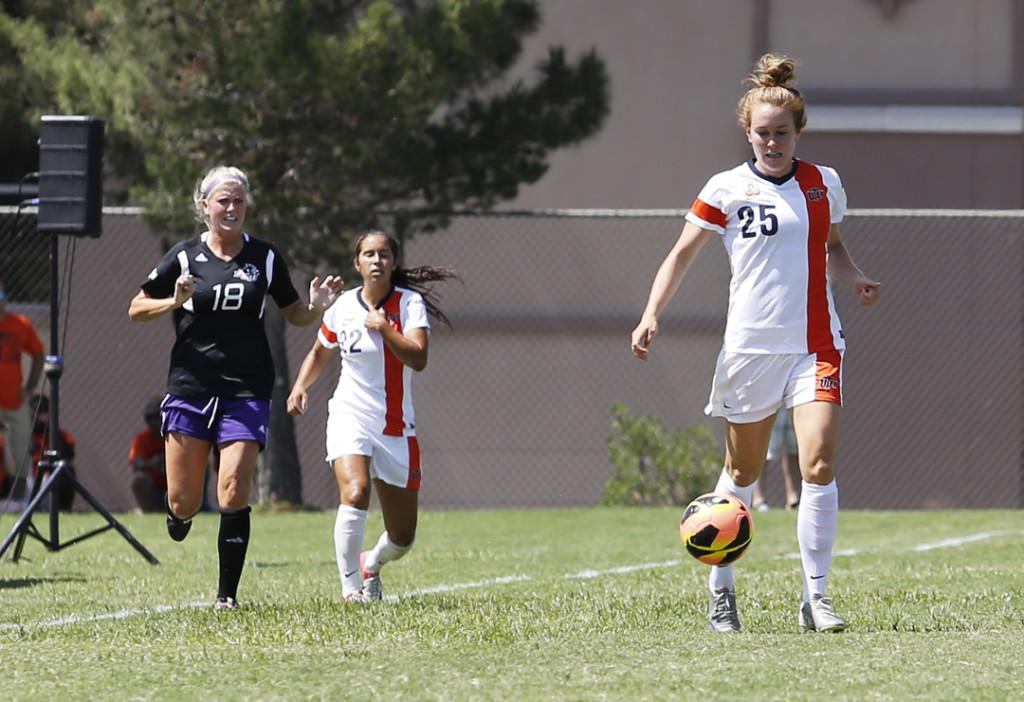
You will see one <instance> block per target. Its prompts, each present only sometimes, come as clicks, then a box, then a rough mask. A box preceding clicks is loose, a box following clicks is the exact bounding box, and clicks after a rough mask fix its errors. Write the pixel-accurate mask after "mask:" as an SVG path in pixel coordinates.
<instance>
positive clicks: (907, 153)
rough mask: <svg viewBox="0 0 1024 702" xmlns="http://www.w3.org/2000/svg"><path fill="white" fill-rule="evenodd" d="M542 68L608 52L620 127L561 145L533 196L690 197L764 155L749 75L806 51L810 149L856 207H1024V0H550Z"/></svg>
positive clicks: (536, 50)
mask: <svg viewBox="0 0 1024 702" xmlns="http://www.w3.org/2000/svg"><path fill="white" fill-rule="evenodd" d="M542 9H543V13H544V16H543V25H542V27H541V29H540V31H539V32H538V33H537V34H536V35H535V36H534V37H533V38H531V40H530V41H529V43H528V44H527V47H526V51H525V54H524V56H523V59H522V61H521V69H520V70H521V72H522V73H523V74H526V73H527V72H528V71H529V69H530V68H531V67H532V66H534V65H535V64H536V63H537V61H539V60H540V59H541V57H542V56H543V52H544V51H545V50H546V48H547V47H548V46H550V45H553V44H560V45H564V46H565V47H566V48H567V49H568V50H569V52H570V55H576V54H578V53H579V52H582V51H585V50H587V49H590V48H592V47H593V48H596V49H597V51H598V53H599V54H600V55H601V56H602V58H604V60H605V61H606V62H607V64H608V69H609V74H610V78H611V86H612V106H611V114H610V115H609V117H608V120H607V123H606V126H605V128H604V130H603V131H602V132H601V133H600V134H599V135H598V136H597V137H596V138H594V139H592V140H590V141H587V142H585V143H583V144H581V145H580V146H579V147H577V148H574V149H568V150H565V151H562V152H559V153H557V154H555V155H554V157H553V158H552V161H551V168H550V170H549V171H548V173H547V174H546V175H545V177H544V178H543V179H542V180H541V181H540V182H538V183H536V184H534V185H532V186H528V187H524V188H523V189H522V190H521V192H520V196H519V198H518V199H517V200H516V201H515V202H514V203H513V205H514V206H518V207H526V208H531V207H583V208H587V207H612V208H663V207H686V206H688V205H689V203H690V202H692V200H693V197H694V196H695V195H696V193H697V191H698V190H699V189H700V187H701V186H702V185H703V184H704V182H705V181H706V180H707V178H708V177H709V176H710V175H711V174H713V173H715V172H717V171H720V170H724V169H726V168H728V167H730V166H732V165H734V164H735V163H737V162H739V161H741V160H743V159H745V158H747V157H748V153H749V150H748V147H747V144H746V141H745V139H744V137H743V134H742V133H741V131H740V130H739V128H738V127H737V126H736V119H735V113H734V110H735V105H736V102H737V100H738V99H739V97H740V96H741V94H742V91H743V88H742V86H741V85H740V81H741V79H742V78H743V77H744V76H745V75H746V74H747V73H748V72H749V71H750V69H751V67H752V64H753V60H754V58H755V57H756V56H759V55H760V54H761V53H763V52H764V51H766V50H771V51H776V52H780V53H785V54H787V55H791V56H793V57H795V58H797V59H798V60H799V61H800V64H801V66H800V69H799V73H798V78H799V87H800V88H801V90H802V92H803V93H804V95H805V96H806V97H807V99H808V103H809V108H808V118H809V123H808V128H807V130H806V131H805V133H804V135H803V140H802V143H801V145H800V148H799V149H798V155H799V156H800V157H802V158H805V159H807V160H810V161H815V162H819V163H826V164H829V165H832V166H834V167H836V168H837V169H838V170H839V172H840V174H841V175H842V177H843V179H844V183H845V184H846V187H847V191H848V194H849V196H850V203H851V205H852V206H855V207H940V208H943V207H954V208H1020V207H1024V153H1022V144H1024V3H1021V2H1015V1H1014V0H728V1H725V2H710V1H705V0H632V1H631V2H624V1H623V0H545V1H544V2H543V4H542Z"/></svg>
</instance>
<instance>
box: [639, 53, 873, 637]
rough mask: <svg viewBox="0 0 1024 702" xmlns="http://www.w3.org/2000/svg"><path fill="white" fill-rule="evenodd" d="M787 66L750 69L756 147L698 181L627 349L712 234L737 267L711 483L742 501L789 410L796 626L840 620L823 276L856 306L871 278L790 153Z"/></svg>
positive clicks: (835, 211) (840, 340) (842, 201)
mask: <svg viewBox="0 0 1024 702" xmlns="http://www.w3.org/2000/svg"><path fill="white" fill-rule="evenodd" d="M795 72H796V64H795V63H794V62H793V61H792V60H791V59H789V58H786V57H783V56H775V55H772V54H766V55H764V56H762V57H761V58H760V60H759V61H758V62H757V65H756V67H755V69H754V73H753V74H752V75H751V76H749V77H748V78H747V82H749V83H750V84H751V85H752V87H751V88H750V89H749V90H748V91H747V92H746V94H745V95H744V96H743V97H742V98H741V100H740V102H739V105H738V107H737V112H738V114H739V122H740V126H741V127H742V128H743V130H744V133H745V134H746V137H747V141H749V142H750V145H751V147H752V149H753V154H754V157H753V158H752V159H751V160H750V161H748V162H746V163H743V164H741V165H739V166H737V167H735V168H733V169H731V170H728V171H724V172H722V173H718V174H716V175H714V176H712V178H711V179H710V180H709V181H708V182H707V184H706V185H705V186H704V188H703V189H702V190H701V191H700V194H699V195H698V196H697V199H696V200H695V201H694V203H693V205H692V206H691V208H690V212H689V213H688V214H687V216H686V220H687V221H686V224H685V226H684V227H683V231H682V233H681V234H680V236H679V240H678V241H677V242H676V244H675V246H674V247H673V249H672V250H671V251H670V252H669V254H668V256H667V257H666V258H665V260H664V262H663V263H662V264H661V267H660V268H659V269H658V273H657V275H656V276H655V278H654V283H653V284H652V286H651V292H650V296H649V297H648V301H647V306H646V308H645V309H644V312H643V315H642V317H641V319H640V323H639V324H638V325H637V326H636V328H635V329H634V330H633V334H632V339H631V342H632V352H633V354H634V355H635V356H637V357H638V358H640V359H646V358H647V356H648V354H649V352H650V346H651V343H652V342H653V341H654V338H655V336H656V335H657V333H658V317H659V315H660V314H661V312H662V310H663V309H664V308H665V306H666V305H667V304H668V302H669V300H670V299H671V298H672V296H673V295H674V294H675V292H676V290H677V289H678V288H679V284H680V282H681V281H682V279H683V276H684V275H685V274H686V271H687V269H688V268H689V267H690V265H691V264H692V263H693V260H694V259H695V258H696V256H697V254H698V252H699V251H700V250H701V248H703V247H704V245H705V244H707V243H708V241H710V240H711V239H713V238H715V237H719V238H721V240H722V242H723V243H724V245H725V248H726V252H727V253H728V255H729V261H730V268H731V271H732V278H731V282H730V286H729V311H728V316H727V321H726V330H725V339H724V342H723V345H722V351H721V353H720V354H719V357H718V364H717V367H716V370H715V377H714V380H713V382H712V389H711V398H710V401H709V403H708V406H707V408H706V410H705V411H706V413H708V414H710V415H712V416H716V417H724V418H725V420H726V427H727V430H726V456H725V467H724V469H723V471H722V475H721V477H720V478H719V481H718V486H717V488H716V492H726V493H731V494H734V495H737V496H738V497H740V499H742V500H743V501H744V502H745V503H746V504H747V505H748V506H749V505H750V501H751V493H752V490H753V488H752V485H753V483H754V481H755V480H757V478H758V476H759V475H760V473H761V469H762V468H763V466H764V462H765V454H766V452H767V448H768V442H769V438H770V436H771V431H772V424H773V423H774V421H775V414H776V411H777V410H778V409H779V407H780V406H783V405H784V406H785V407H787V408H792V409H793V424H794V428H795V430H796V435H797V444H798V447H799V456H800V472H801V475H802V478H803V484H802V495H801V499H800V506H799V511H798V517H797V537H798V541H799V544H800V555H801V561H802V565H803V571H804V592H803V598H802V602H801V605H800V611H799V622H800V625H801V626H802V627H803V628H804V629H808V630H817V631H838V630H842V629H843V628H845V623H844V622H843V620H842V619H841V618H839V617H838V616H837V615H836V614H835V612H834V610H833V608H832V600H831V598H829V597H827V596H826V595H825V586H826V581H827V576H828V572H829V569H830V567H831V562H832V547H833V544H834V543H835V536H836V525H837V521H838V511H839V500H838V492H837V489H836V482H835V476H834V472H835V471H834V466H833V459H834V456H835V453H836V448H837V445H838V441H839V425H840V417H841V414H842V409H841V408H842V372H841V368H842V358H843V350H844V348H845V342H844V337H843V331H842V327H841V325H840V323H839V318H838V316H837V315H836V309H835V304H834V302H833V299H832V293H831V290H830V287H829V283H830V281H834V282H836V283H837V284H839V285H840V286H842V287H844V288H849V289H851V290H852V291H853V293H854V295H855V296H856V297H857V298H858V300H859V301H860V302H861V304H863V305H866V306H868V305H873V304H874V303H875V302H877V301H878V297H879V283H877V282H875V281H873V280H871V279H870V278H868V277H867V276H865V275H864V273H862V272H861V270H860V269H859V268H858V267H857V265H856V264H855V263H854V262H853V259H852V258H851V257H850V254H849V252H848V251H847V250H846V247H845V246H844V245H843V242H842V241H841V239H840V237H839V223H840V222H841V221H842V219H843V215H844V214H845V211H846V194H845V192H844V191H843V187H842V183H841V182H840V180H839V175H838V174H837V173H836V172H835V171H834V170H833V169H831V168H828V167H826V166H818V165H815V164H812V163H809V162H806V161H801V160H798V159H796V158H795V156H794V154H795V151H796V145H797V141H798V140H799V137H800V132H801V130H802V129H803V127H804V125H805V124H806V117H805V114H804V110H805V103H804V99H803V97H802V96H801V95H800V93H799V91H797V90H796V89H795V88H794V87H792V85H791V84H792V83H793V80H794V78H795ZM733 568H734V566H733V565H727V566H714V567H712V571H711V577H710V580H709V589H710V591H711V593H710V603H709V607H708V619H709V623H710V626H711V628H712V629H713V630H715V631H738V630H739V629H740V622H739V616H738V614H737V608H736V596H735V581H734V577H733Z"/></svg>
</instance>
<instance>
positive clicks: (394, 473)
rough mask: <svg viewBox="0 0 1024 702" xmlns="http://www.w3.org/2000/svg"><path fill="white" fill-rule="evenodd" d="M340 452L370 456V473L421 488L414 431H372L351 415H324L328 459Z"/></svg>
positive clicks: (402, 484) (397, 482) (392, 483)
mask: <svg viewBox="0 0 1024 702" xmlns="http://www.w3.org/2000/svg"><path fill="white" fill-rule="evenodd" d="M342 456H369V457H370V477H371V478H376V479H379V480H383V481H384V482H385V483H387V484H388V485H394V486H396V487H400V488H406V489H408V490H419V489H420V445H419V443H418V442H417V441H416V436H415V434H407V435H404V436H385V435H384V434H381V433H378V432H371V431H369V430H367V428H366V427H364V426H363V425H362V424H361V423H360V422H359V420H358V419H357V418H355V417H353V416H352V415H345V414H336V413H331V414H329V415H328V417H327V462H328V463H333V462H334V459H336V458H341V457H342Z"/></svg>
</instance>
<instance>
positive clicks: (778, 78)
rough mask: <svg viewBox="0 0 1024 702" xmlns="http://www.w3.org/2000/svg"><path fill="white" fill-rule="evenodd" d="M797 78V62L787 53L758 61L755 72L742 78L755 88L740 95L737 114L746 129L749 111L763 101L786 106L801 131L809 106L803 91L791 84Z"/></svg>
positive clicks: (766, 56) (768, 56) (765, 56)
mask: <svg viewBox="0 0 1024 702" xmlns="http://www.w3.org/2000/svg"><path fill="white" fill-rule="evenodd" d="M794 80H796V61H794V60H793V59H791V58H789V57H788V56H779V55H776V54H765V55H764V56H762V57H761V58H759V59H758V60H757V64H756V65H755V66H754V72H753V73H751V74H750V75H749V76H747V77H746V78H744V79H743V84H744V85H751V86H753V87H751V88H750V90H748V91H747V92H746V93H745V94H744V95H743V97H741V98H740V101H739V104H738V105H736V114H737V115H738V116H739V118H740V126H741V127H743V129H745V130H746V129H749V128H750V113H751V112H752V111H753V109H754V106H755V105H760V104H762V103H764V104H768V105H774V106H775V107H785V108H786V109H787V110H789V111H790V112H792V113H793V123H794V124H795V125H796V130H797V131H798V132H799V131H800V130H802V129H803V128H804V126H805V125H806V124H807V115H806V114H805V112H804V111H805V109H806V107H807V105H806V103H805V102H804V98H803V96H802V95H800V91H799V90H797V89H796V88H794V87H792V86H791V85H790V84H791V83H793V81H794Z"/></svg>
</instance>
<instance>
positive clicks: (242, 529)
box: [217, 507, 252, 598]
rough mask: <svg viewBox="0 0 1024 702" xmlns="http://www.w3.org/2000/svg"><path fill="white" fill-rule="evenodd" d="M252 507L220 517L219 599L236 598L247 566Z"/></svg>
mask: <svg viewBox="0 0 1024 702" xmlns="http://www.w3.org/2000/svg"><path fill="white" fill-rule="evenodd" d="M250 512H252V507H245V508H244V509H240V510H237V511H235V512H223V513H221V515H220V533H219V534H218V535H217V553H218V555H219V556H220V583H219V584H218V586H217V597H231V598H235V597H236V595H237V593H238V581H239V580H240V579H241V578H242V567H243V566H245V552H246V551H247V550H248V548H249V513H250Z"/></svg>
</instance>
